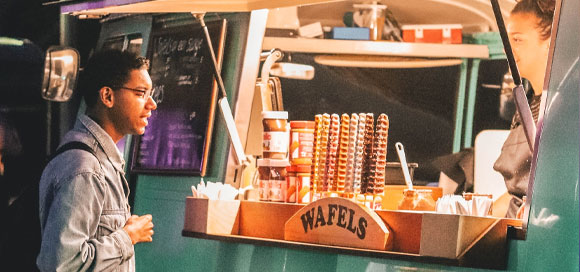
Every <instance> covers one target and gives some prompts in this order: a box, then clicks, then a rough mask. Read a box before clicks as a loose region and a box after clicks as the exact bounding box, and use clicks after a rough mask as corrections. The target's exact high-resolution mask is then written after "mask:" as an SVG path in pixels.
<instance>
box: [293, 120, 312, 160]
mask: <svg viewBox="0 0 580 272" xmlns="http://www.w3.org/2000/svg"><path fill="white" fill-rule="evenodd" d="M313 150H314V121H290V153H289V157H290V162H292V164H294V165H300V164H304V165H305V164H312V153H313Z"/></svg>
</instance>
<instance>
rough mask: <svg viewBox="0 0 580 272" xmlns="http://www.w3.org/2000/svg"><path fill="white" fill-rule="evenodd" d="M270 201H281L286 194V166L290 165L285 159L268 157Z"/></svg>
mask: <svg viewBox="0 0 580 272" xmlns="http://www.w3.org/2000/svg"><path fill="white" fill-rule="evenodd" d="M269 161H270V182H269V184H268V185H269V187H268V188H269V189H270V194H269V195H268V199H269V200H270V201H276V202H283V201H284V196H285V195H286V186H287V185H286V175H287V174H286V167H287V166H288V165H290V164H289V163H288V161H286V160H273V159H270V160H269Z"/></svg>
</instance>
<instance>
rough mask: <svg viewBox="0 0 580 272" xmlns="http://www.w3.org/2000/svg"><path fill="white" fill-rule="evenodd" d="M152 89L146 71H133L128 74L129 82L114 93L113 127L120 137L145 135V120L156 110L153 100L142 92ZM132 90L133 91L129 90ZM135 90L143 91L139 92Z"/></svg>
mask: <svg viewBox="0 0 580 272" xmlns="http://www.w3.org/2000/svg"><path fill="white" fill-rule="evenodd" d="M151 88H152V82H151V77H149V73H148V72H147V70H146V69H135V70H132V71H131V73H130V74H129V80H128V81H127V82H126V83H125V85H123V86H122V87H121V88H119V89H118V90H117V91H115V103H114V106H113V109H112V110H113V112H114V115H113V116H114V120H113V121H114V126H115V128H116V131H117V132H118V133H119V134H120V136H121V137H122V136H124V135H126V134H138V135H141V134H143V133H145V127H146V126H147V123H148V122H147V118H149V117H150V116H151V111H153V110H155V109H156V108H157V104H156V103H155V101H153V98H151V97H148V96H147V95H145V94H144V92H149V94H150V90H151ZM131 89H133V90H131ZM136 90H140V91H144V92H139V91H136Z"/></svg>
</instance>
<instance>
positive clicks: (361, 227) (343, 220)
mask: <svg viewBox="0 0 580 272" xmlns="http://www.w3.org/2000/svg"><path fill="white" fill-rule="evenodd" d="M284 239H285V240H288V241H298V242H307V243H317V244H325V245H334V246H347V247H357V248H368V249H377V250H385V249H388V247H389V246H390V241H391V240H392V237H391V233H390V231H389V230H388V228H387V226H386V225H385V223H384V222H383V221H382V219H381V218H380V217H379V216H378V215H377V214H376V213H375V212H373V211H372V210H370V209H369V208H367V207H365V206H362V205H358V204H357V203H354V202H352V201H350V200H348V199H344V198H338V197H329V198H323V199H320V200H318V201H315V202H313V203H310V204H309V205H307V206H305V207H304V208H302V209H300V210H299V211H298V212H296V213H295V214H294V215H293V216H292V217H291V218H290V219H289V220H288V221H287V222H286V225H285V229H284Z"/></svg>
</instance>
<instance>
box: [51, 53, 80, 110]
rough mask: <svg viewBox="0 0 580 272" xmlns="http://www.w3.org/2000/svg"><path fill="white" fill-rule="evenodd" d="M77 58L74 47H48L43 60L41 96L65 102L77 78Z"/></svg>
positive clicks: (77, 54) (78, 64)
mask: <svg viewBox="0 0 580 272" xmlns="http://www.w3.org/2000/svg"><path fill="white" fill-rule="evenodd" d="M79 59H80V57H79V52H78V51H77V50H76V49H74V48H70V47H63V46H51V47H50V48H48V50H47V51H46V58H45V60H44V76H43V79H42V98H44V99H46V100H49V101H55V102H66V101H68V100H69V99H70V98H71V96H72V94H73V90H74V88H75V86H76V82H77V78H78V72H79V66H80V61H79Z"/></svg>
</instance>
